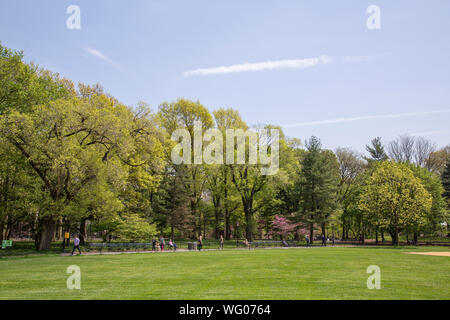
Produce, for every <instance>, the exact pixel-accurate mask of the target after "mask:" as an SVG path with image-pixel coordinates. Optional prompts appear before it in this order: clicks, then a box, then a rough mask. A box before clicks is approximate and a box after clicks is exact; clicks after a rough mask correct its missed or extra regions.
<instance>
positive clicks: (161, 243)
mask: <svg viewBox="0 0 450 320" xmlns="http://www.w3.org/2000/svg"><path fill="white" fill-rule="evenodd" d="M305 240H306V247H307V248H308V247H311V239H310V238H309V236H308V235H306V236H305ZM321 240H322V246H323V247H326V246H327V240H328V239H327V238H326V237H325V235H324V234H322V236H321ZM73 244H74V246H73V250H72V254H71V255H72V256H73V253H74V252H75V250H78V252H79V253H80V255H81V249H80V239H79V238H78V235H75V236H74V241H73ZM223 244H224V239H223V235H220V238H219V250H223ZM244 244H245V246H246V247H247V248H250V243H249V242H248V240H247V239H245V241H244ZM157 245H158V241H157V240H156V239H152V251H156V248H157ZM165 245H166V240H165V239H164V237H163V236H161V238H160V239H159V248H160V251H164V248H165ZM333 245H334V237H333ZM202 248H203V236H202V235H200V236H199V238H198V242H197V249H198V251H201V250H202ZM169 249H173V250H174V251H177V245H176V243H175V242H174V241H173V240H172V239H170V240H169Z"/></svg>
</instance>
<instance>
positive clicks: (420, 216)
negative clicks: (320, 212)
mask: <svg viewBox="0 0 450 320" xmlns="http://www.w3.org/2000/svg"><path fill="white" fill-rule="evenodd" d="M431 206H432V197H431V195H430V194H429V192H428V191H427V190H426V189H425V188H424V186H423V185H422V183H421V181H420V179H418V178H416V177H415V176H414V173H413V172H412V170H411V169H409V168H408V167H407V166H406V165H403V164H399V163H395V162H392V161H384V162H382V163H380V164H378V165H377V166H376V169H375V170H374V172H373V174H372V175H371V176H370V178H369V179H368V181H367V185H366V188H365V190H364V192H363V194H362V195H361V197H360V202H359V209H360V210H362V211H363V212H366V213H367V214H368V215H370V216H371V217H372V219H376V220H377V221H379V223H380V224H381V225H382V226H384V227H386V228H387V230H389V232H390V234H391V236H392V243H393V244H394V245H398V243H399V238H398V235H399V232H401V231H402V230H404V229H406V228H408V227H411V226H413V225H417V224H421V223H422V222H423V221H424V220H425V217H426V212H428V211H429V210H430V209H431Z"/></svg>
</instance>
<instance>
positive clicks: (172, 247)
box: [152, 236, 177, 251]
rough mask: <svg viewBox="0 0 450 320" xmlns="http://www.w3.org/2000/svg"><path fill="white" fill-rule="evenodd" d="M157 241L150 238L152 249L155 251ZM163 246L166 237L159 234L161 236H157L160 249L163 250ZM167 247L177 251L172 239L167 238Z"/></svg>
mask: <svg viewBox="0 0 450 320" xmlns="http://www.w3.org/2000/svg"><path fill="white" fill-rule="evenodd" d="M157 242H158V241H157V240H156V239H152V251H156V246H157V245H158V243H157ZM165 246H166V239H164V237H163V236H161V238H159V249H160V251H164V248H165ZM169 249H173V250H174V251H177V245H176V243H175V242H174V241H173V240H172V239H170V240H169Z"/></svg>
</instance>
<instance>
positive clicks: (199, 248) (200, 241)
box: [197, 235, 203, 251]
mask: <svg viewBox="0 0 450 320" xmlns="http://www.w3.org/2000/svg"><path fill="white" fill-rule="evenodd" d="M202 247H203V237H202V235H200V237H198V243H197V249H198V251H201V250H202Z"/></svg>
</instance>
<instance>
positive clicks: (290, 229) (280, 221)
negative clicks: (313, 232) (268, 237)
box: [272, 215, 299, 239]
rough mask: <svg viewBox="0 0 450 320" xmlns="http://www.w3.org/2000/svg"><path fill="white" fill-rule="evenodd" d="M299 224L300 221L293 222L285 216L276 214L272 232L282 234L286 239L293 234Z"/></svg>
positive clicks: (282, 237)
mask: <svg viewBox="0 0 450 320" xmlns="http://www.w3.org/2000/svg"><path fill="white" fill-rule="evenodd" d="M298 226H299V224H298V223H292V222H290V221H289V220H288V219H286V218H285V217H282V216H279V215H276V216H275V218H274V219H273V221H272V230H273V231H272V232H273V234H275V235H278V236H280V237H281V239H284V238H285V237H287V236H289V235H291V234H293V233H294V231H295V229H296V228H297V227H298Z"/></svg>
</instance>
